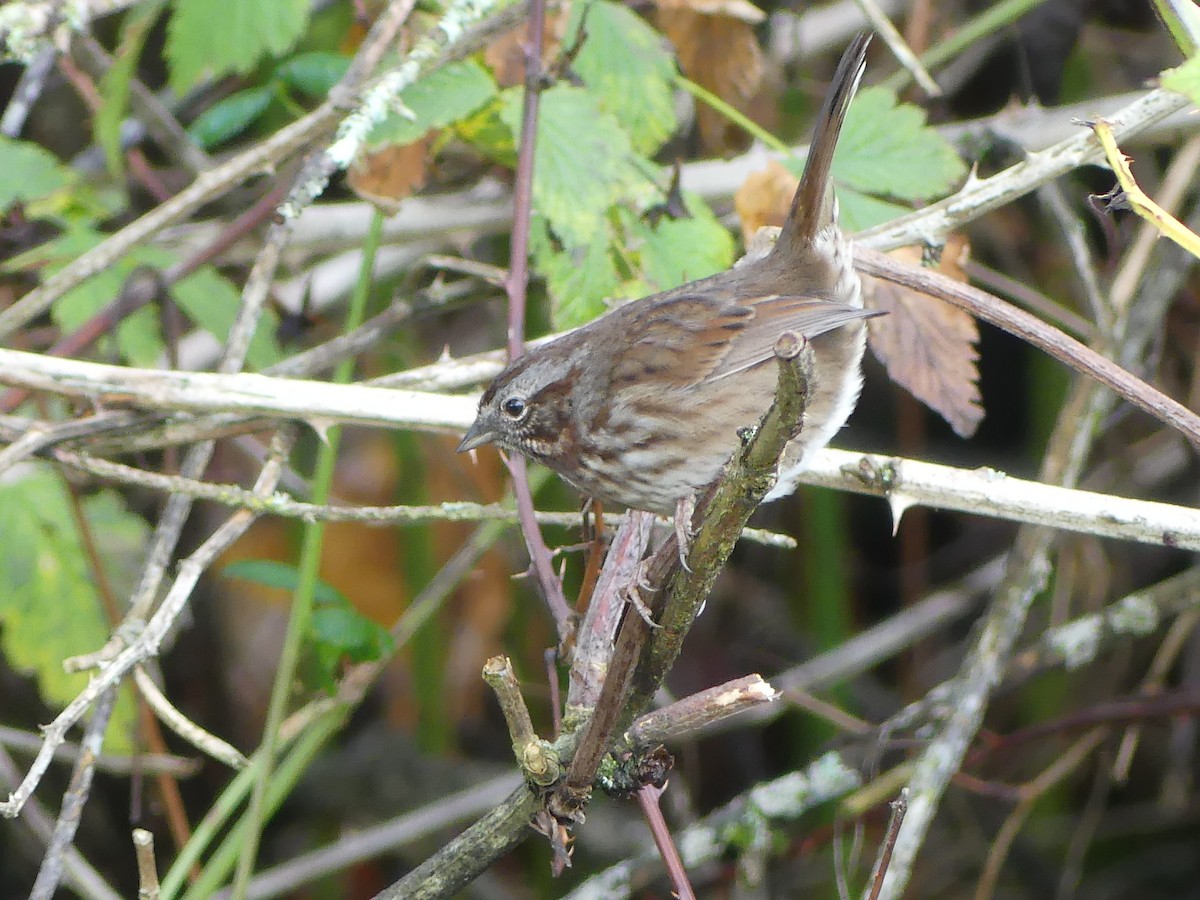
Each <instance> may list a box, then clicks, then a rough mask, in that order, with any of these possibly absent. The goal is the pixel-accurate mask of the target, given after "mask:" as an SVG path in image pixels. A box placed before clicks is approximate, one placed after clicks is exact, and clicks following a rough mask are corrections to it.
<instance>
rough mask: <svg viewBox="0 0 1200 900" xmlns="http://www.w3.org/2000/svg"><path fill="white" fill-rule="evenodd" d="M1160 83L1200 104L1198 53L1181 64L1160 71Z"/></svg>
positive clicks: (1199, 58)
mask: <svg viewBox="0 0 1200 900" xmlns="http://www.w3.org/2000/svg"><path fill="white" fill-rule="evenodd" d="M1160 83H1161V84H1162V86H1163V87H1164V88H1166V89H1167V90H1168V91H1174V92H1175V93H1177V94H1183V96H1185V97H1187V98H1188V99H1189V100H1191V101H1192V103H1195V104H1197V105H1198V106H1200V55H1196V56H1193V57H1192V58H1191V59H1189V60H1187V62H1185V63H1184V64H1183V65H1181V66H1176V67H1175V68H1173V69H1167V70H1166V71H1165V72H1163V73H1162V77H1161V82H1160Z"/></svg>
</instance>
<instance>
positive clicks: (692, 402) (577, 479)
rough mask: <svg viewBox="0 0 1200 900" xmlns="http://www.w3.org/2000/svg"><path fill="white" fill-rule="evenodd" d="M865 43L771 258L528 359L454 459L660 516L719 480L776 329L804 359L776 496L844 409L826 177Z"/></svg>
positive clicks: (849, 353)
mask: <svg viewBox="0 0 1200 900" xmlns="http://www.w3.org/2000/svg"><path fill="white" fill-rule="evenodd" d="M868 42H869V37H867V36H863V35H860V36H858V37H857V38H855V40H854V41H853V42H852V43H851V44H850V47H849V48H848V49H847V50H846V52H845V54H844V55H843V57H842V60H841V62H840V63H839V65H838V68H837V72H836V73H835V75H834V78H833V82H832V85H831V87H830V90H829V94H828V95H827V96H826V98H825V103H824V105H823V107H822V109H821V112H820V115H819V117H818V120H817V125H816V130H815V132H814V135H813V140H812V145H811V148H810V150H809V156H808V161H807V163H806V165H805V168H804V174H803V176H802V177H801V179H800V185H799V187H797V189H796V193H795V196H794V197H793V199H792V205H791V210H790V212H789V214H788V218H787V221H786V222H785V223H784V226H783V229H782V231H781V232H780V235H779V239H778V241H777V242H776V244H775V246H774V248H773V249H772V250H771V251H770V252H769V253H768V254H767V255H766V256H765V257H763V258H761V259H757V260H746V261H743V263H741V264H740V265H738V266H735V267H734V268H732V269H730V270H728V271H726V272H721V273H719V274H717V275H713V276H711V277H709V278H704V279H701V280H700V281H694V282H691V283H689V284H685V285H683V286H682V287H678V288H675V289H674V290H670V291H664V292H663V293H661V294H654V295H652V296H649V297H644V298H642V299H640V300H634V301H633V302H631V303H628V304H626V305H625V306H621V307H619V308H617V309H614V310H613V311H611V312H609V313H607V314H606V315H604V316H602V317H600V318H599V319H596V320H595V321H594V322H592V323H590V324H588V325H586V326H584V327H583V328H580V329H579V330H578V331H574V332H572V333H570V334H568V335H565V336H563V337H561V338H558V339H557V340H555V341H552V342H550V343H547V344H543V345H542V346H540V347H538V348H536V349H535V350H532V351H530V352H529V353H527V354H526V355H524V356H522V357H521V358H519V359H517V360H516V361H515V362H513V363H512V364H511V365H509V367H508V368H506V369H505V370H504V371H503V372H501V373H500V375H498V376H497V377H496V379H495V381H493V382H492V384H491V385H490V386H489V387H488V389H487V391H486V392H485V393H484V395H483V397H482V399H481V400H480V402H479V413H478V415H477V417H476V419H475V422H474V423H473V424H472V425H471V428H470V430H469V431H468V432H467V434H466V437H464V438H463V441H462V443H461V444H460V445H459V450H460V451H461V450H471V449H474V448H476V447H480V446H482V445H484V444H489V443H493V444H496V445H497V446H499V447H501V448H503V449H505V450H508V451H511V452H515V453H519V454H521V455H523V456H526V457H528V458H529V459H531V460H535V461H537V462H540V463H543V464H545V465H547V466H549V467H550V468H551V469H553V470H554V471H555V472H557V473H558V474H560V475H561V476H562V477H563V478H565V479H566V480H567V481H569V482H570V483H571V484H573V485H575V487H577V488H578V489H579V490H580V491H582V492H583V493H584V494H587V495H589V496H592V497H596V498H598V499H600V500H602V501H605V502H615V503H618V504H621V505H623V506H627V507H631V508H634V509H642V510H648V511H650V512H655V513H659V514H664V515H669V514H671V513H672V512H673V511H675V510H676V508H677V506H678V505H679V504H681V503H686V502H689V501H690V499H691V498H692V497H694V496H695V495H696V494H698V493H699V492H700V491H701V489H703V488H704V487H705V486H707V485H708V484H709V483H710V482H712V481H713V479H714V478H716V476H717V475H718V474H719V472H720V471H721V467H722V466H723V465H724V464H725V462H726V460H728V459H729V457H730V455H731V454H732V453H733V451H734V449H735V448H737V447H738V446H739V437H738V431H739V429H742V428H744V427H746V426H750V425H756V424H757V423H758V422H759V420H760V419H761V418H762V416H763V415H764V414H765V413H766V411H767V409H768V408H769V407H770V405H771V403H772V400H773V398H774V395H775V389H776V384H777V379H778V369H777V366H776V364H775V363H774V346H775V342H776V340H777V339H778V337H779V336H780V335H781V334H782V333H783V332H785V331H793V332H797V333H799V334H801V335H803V336H804V337H805V338H807V339H808V341H809V342H810V346H811V349H812V353H813V372H814V377H813V382H814V383H813V384H811V385H810V386H809V402H808V408H807V413H806V416H805V422H804V427H803V428H802V429H801V430H800V431H799V432H798V433H797V434H796V435H795V436H794V437H793V439H792V441H791V443H789V445H788V447H787V449H786V451H785V452H784V457H783V460H782V461H781V463H780V468H779V472H780V481H779V483H778V484H777V485H776V488H775V490H774V491H773V492H772V496H777V495H780V494H782V493H786V492H788V491H790V490H791V489H792V488H793V487H794V485H795V476H796V474H797V473H798V472H799V471H800V470H801V469H802V468H803V466H804V464H805V463H806V462H807V460H808V459H809V457H810V456H811V455H812V453H813V452H815V451H816V450H819V449H820V448H822V447H824V446H825V445H826V444H827V443H828V442H829V440H830V438H831V437H832V436H833V435H834V434H835V433H836V432H837V431H838V429H840V428H841V427H842V425H843V424H844V423H845V421H846V419H847V417H848V416H849V415H850V412H851V411H852V410H853V408H854V405H855V403H856V402H857V400H858V395H859V391H860V389H861V386H862V374H861V362H862V355H863V348H864V345H865V337H866V334H865V326H864V322H863V320H864V319H865V318H867V317H868V316H870V315H872V313H870V312H866V311H864V310H863V308H862V306H863V302H862V287H861V284H860V282H859V279H858V275H857V274H856V273H855V271H854V266H853V253H852V250H851V247H850V244H849V242H848V241H847V240H846V239H845V237H844V236H843V235H842V233H841V230H840V229H839V228H838V225H837V203H836V201H835V199H834V196H833V191H832V186H831V183H830V167H831V165H832V162H833V154H834V149H835V147H836V145H837V139H838V134H839V132H840V130H841V126H842V121H843V119H844V117H845V114H846V110H847V108H848V107H849V105H850V100H851V98H852V97H853V96H854V92H855V90H856V89H857V87H858V82H859V80H860V79H861V77H862V74H863V70H864V68H865V64H866V63H865V56H866V49H867V44H868Z"/></svg>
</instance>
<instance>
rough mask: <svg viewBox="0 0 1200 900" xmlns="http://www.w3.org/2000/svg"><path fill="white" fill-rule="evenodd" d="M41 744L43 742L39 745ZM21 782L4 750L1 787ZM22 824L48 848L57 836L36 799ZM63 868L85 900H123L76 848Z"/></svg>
mask: <svg viewBox="0 0 1200 900" xmlns="http://www.w3.org/2000/svg"><path fill="white" fill-rule="evenodd" d="M39 743H40V742H39ZM20 780H21V773H20V771H19V770H18V769H17V765H16V763H15V762H14V761H13V759H12V757H11V756H9V755H8V753H7V752H6V751H5V750H4V748H3V747H0V787H10V788H11V787H15V786H16V785H17V783H18V782H19V781H20ZM21 824H22V825H24V826H25V827H27V828H28V829H29V830H30V831H31V832H32V833H33V834H34V835H35V836H36V837H37V839H38V840H39V841H40V842H41V843H42V844H43V845H44V844H49V843H50V838H51V836H52V835H53V833H54V823H53V822H51V820H50V816H48V815H47V814H46V810H45V809H43V808H42V805H41V804H40V803H38V802H37V801H36V800H32V801H30V802H29V803H28V804H27V805H26V806H25V809H24V810H23V811H22V814H21ZM63 869H64V871H65V873H66V879H65V881H66V883H67V884H69V885H71V887H72V888H73V889H74V890H76V891H77V892H78V893H79V895H80V896H81V897H83V898H85V900H121V895H120V894H118V893H117V892H116V891H114V890H113V889H112V888H111V887H110V886H109V885H108V884H107V882H105V880H104V878H103V877H102V876H101V875H100V873H99V872H97V871H96V870H95V869H94V868H93V867H92V865H91V864H90V863H89V862H88V861H87V860H86V859H84V858H83V855H82V854H81V853H80V852H79V851H78V850H77V849H75V848H74V847H68V848H67V852H66V854H65V855H64V857H63Z"/></svg>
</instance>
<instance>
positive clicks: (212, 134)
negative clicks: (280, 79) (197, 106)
mask: <svg viewBox="0 0 1200 900" xmlns="http://www.w3.org/2000/svg"><path fill="white" fill-rule="evenodd" d="M270 105H271V92H270V91H269V90H268V89H267V88H262V87H257V88H249V89H247V90H244V91H238V92H237V93H236V94H230V95H229V96H228V97H226V98H224V99H223V100H218V101H217V102H216V103H214V104H213V105H212V106H210V107H209V108H208V109H206V110H205V111H204V112H203V113H201V114H200V115H199V117H197V119H196V121H194V122H193V123H192V124H191V125H189V126H188V130H187V133H188V135H189V136H190V137H191V139H192V140H193V141H195V142H196V143H197V144H199V145H200V146H201V147H203V148H204V149H205V150H210V149H212V148H213V147H216V146H217V145H218V144H223V143H225V142H226V141H227V140H229V139H230V138H232V137H236V136H237V135H239V134H241V133H242V132H243V131H245V130H246V129H247V128H249V127H250V126H251V125H253V124H254V123H255V122H256V121H258V118H259V116H261V115H262V114H263V113H264V112H266V111H267V107H268V106H270Z"/></svg>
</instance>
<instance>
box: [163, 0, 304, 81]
mask: <svg viewBox="0 0 1200 900" xmlns="http://www.w3.org/2000/svg"><path fill="white" fill-rule="evenodd" d="M311 10H312V3H311V2H310V0H174V12H173V14H172V15H171V21H170V23H169V24H168V26H167V48H166V54H167V62H168V66H169V68H170V83H171V87H172V88H174V89H175V91H176V92H178V93H180V94H182V93H184V92H185V91H187V90H188V89H190V88H191V87H193V86H194V85H195V84H196V82H198V81H199V80H200V79H201V78H202V77H203V76H204V75H205V74H210V75H212V76H214V77H215V76H220V75H224V74H226V73H228V72H240V73H245V72H249V71H250V70H251V69H253V68H254V66H255V65H257V64H258V61H259V60H260V59H262V58H263V57H264V56H279V55H280V54H282V53H285V52H287V50H289V49H290V48H291V47H292V46H293V45H294V44H295V43H296V41H297V39H299V37H300V35H301V34H303V33H304V28H305V26H306V25H307V24H308V17H309V13H310V12H311Z"/></svg>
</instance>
